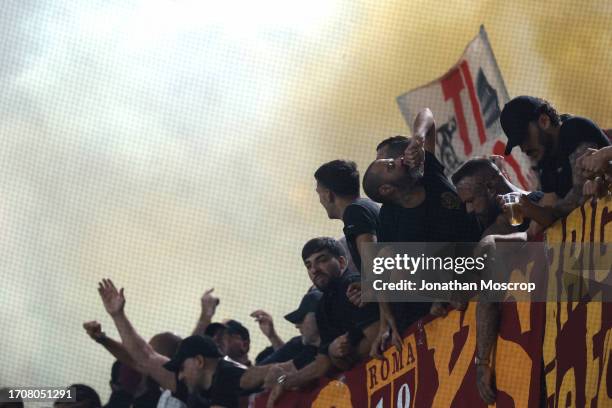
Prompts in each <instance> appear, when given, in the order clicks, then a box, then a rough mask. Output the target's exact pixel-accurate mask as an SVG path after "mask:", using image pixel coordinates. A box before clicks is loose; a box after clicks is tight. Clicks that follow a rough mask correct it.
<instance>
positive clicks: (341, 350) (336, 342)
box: [270, 237, 378, 400]
mask: <svg viewBox="0 0 612 408" xmlns="http://www.w3.org/2000/svg"><path fill="white" fill-rule="evenodd" d="M302 259H303V260H304V265H305V266H306V269H307V270H308V276H309V277H310V280H311V281H312V283H313V284H314V285H315V286H316V287H317V289H319V290H320V291H321V292H323V295H322V296H321V299H320V301H319V304H318V306H317V310H316V312H315V316H316V321H317V327H318V328H319V333H320V336H321V345H320V347H319V351H318V354H317V356H316V358H315V361H314V362H312V363H310V364H309V365H307V366H305V367H304V368H302V369H301V370H298V371H297V372H295V373H289V374H285V375H282V376H280V377H279V378H278V380H277V385H276V386H275V388H274V389H273V390H272V394H271V396H270V398H271V399H272V400H274V399H275V398H277V397H278V395H279V394H280V393H281V392H282V391H283V390H284V389H291V388H296V387H298V388H299V387H302V386H304V385H306V384H308V383H309V382H311V381H313V380H316V379H318V378H321V377H323V376H324V375H325V374H326V373H327V372H328V371H329V369H330V368H332V366H336V367H337V368H339V369H340V370H346V369H349V368H350V367H351V366H352V365H353V364H355V363H357V362H358V361H359V360H361V359H363V358H365V357H366V356H367V355H368V352H369V350H370V345H371V343H372V341H373V339H374V338H375V337H376V333H377V332H378V308H377V306H376V304H374V303H369V304H366V305H365V306H363V307H357V306H355V305H353V304H352V303H351V302H350V300H349V299H348V297H347V294H346V292H347V288H348V286H349V285H350V284H351V283H354V282H357V281H359V280H360V276H359V275H358V274H357V273H354V272H350V271H349V270H348V269H347V262H346V257H345V255H344V250H343V249H342V247H341V246H340V245H339V243H338V241H336V240H335V239H333V238H328V237H322V238H314V239H311V240H310V241H308V242H307V243H306V244H305V245H304V248H303V249H302Z"/></svg>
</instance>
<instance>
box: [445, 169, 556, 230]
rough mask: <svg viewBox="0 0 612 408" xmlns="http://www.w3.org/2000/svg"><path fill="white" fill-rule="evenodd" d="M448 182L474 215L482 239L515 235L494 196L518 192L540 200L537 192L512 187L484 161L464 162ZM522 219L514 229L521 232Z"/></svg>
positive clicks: (500, 173)
mask: <svg viewBox="0 0 612 408" xmlns="http://www.w3.org/2000/svg"><path fill="white" fill-rule="evenodd" d="M451 180H452V182H453V184H454V185H455V187H456V189H457V194H458V195H459V198H460V199H461V201H462V202H463V204H464V205H465V208H466V211H467V212H468V214H474V216H475V217H476V219H477V220H478V223H479V225H480V228H481V230H484V232H483V234H482V236H483V237H484V236H487V235H492V234H508V233H511V232H516V231H517V228H516V227H512V226H511V225H510V222H509V221H508V217H506V216H505V215H504V214H503V212H502V209H501V208H500V206H499V201H498V196H500V195H504V194H508V193H520V194H523V195H526V196H527V198H528V199H529V200H530V201H532V202H534V203H537V202H538V201H540V199H541V198H542V197H543V195H544V193H542V192H541V191H534V192H527V191H524V190H522V189H520V188H519V187H517V186H515V185H514V184H512V183H511V182H510V180H508V179H507V178H506V176H505V175H504V174H503V173H502V172H501V170H500V169H499V167H497V165H495V163H494V162H493V161H492V160H491V159H488V158H478V159H471V160H468V161H466V162H465V163H463V164H462V165H461V167H459V169H458V170H457V171H456V172H455V173H454V174H453V175H452V177H451ZM529 221H530V220H529V219H525V221H524V222H523V224H521V226H519V227H518V230H519V231H525V230H526V229H527V227H528V226H529Z"/></svg>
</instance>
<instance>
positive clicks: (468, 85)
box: [397, 26, 538, 191]
mask: <svg viewBox="0 0 612 408" xmlns="http://www.w3.org/2000/svg"><path fill="white" fill-rule="evenodd" d="M509 100H510V97H509V96H508V91H507V90H506V86H505V85H504V79H503V78H502V75H501V72H500V70H499V67H498V66H497V62H496V61H495V56H494V55H493V50H492V49H491V44H490V43H489V39H488V38H487V33H486V32H485V29H484V26H481V27H480V32H479V33H478V35H477V36H476V38H474V39H473V40H472V41H471V42H470V43H469V44H468V46H467V47H466V49H465V52H464V53H463V55H462V56H461V58H460V59H459V62H457V63H456V64H455V65H454V66H453V67H452V68H451V69H450V70H449V71H448V72H447V73H446V74H445V75H444V76H442V77H441V78H438V79H436V80H435V81H433V82H431V83H429V84H427V85H424V86H421V87H419V88H416V89H413V90H412V91H409V92H407V93H405V94H403V95H401V96H399V97H398V98H397V103H398V104H399V107H400V110H401V111H402V115H403V116H404V119H405V120H406V122H407V123H408V126H410V127H412V124H413V121H414V118H415V117H416V115H417V113H418V112H419V111H420V110H421V109H423V108H426V107H428V108H430V109H431V111H432V112H433V114H434V118H435V120H436V125H437V134H436V155H437V156H438V158H439V159H440V161H441V162H442V164H444V166H445V167H446V172H447V173H446V174H447V175H450V174H452V173H453V172H454V171H455V170H456V169H457V168H458V167H459V166H460V165H461V163H463V162H464V161H466V160H467V159H469V158H473V157H478V156H490V155H500V156H503V155H504V148H505V146H506V137H505V136H504V134H503V130H502V128H501V125H500V124H499V115H500V113H501V109H502V108H503V106H504V105H505V104H506V102H508V101H509ZM516 150H517V149H515V151H514V152H513V155H512V156H507V157H506V160H505V165H504V170H505V172H506V174H507V175H508V177H509V178H510V181H511V182H512V183H514V184H515V185H517V186H519V187H521V188H524V189H525V190H530V191H531V190H533V189H534V188H535V187H536V186H537V185H538V182H537V177H536V175H535V173H534V172H533V170H531V164H530V162H529V160H528V158H527V157H526V156H525V155H524V154H522V153H521V152H518V151H516Z"/></svg>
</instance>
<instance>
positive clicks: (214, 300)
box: [200, 288, 220, 318]
mask: <svg viewBox="0 0 612 408" xmlns="http://www.w3.org/2000/svg"><path fill="white" fill-rule="evenodd" d="M214 290H215V288H210V289H208V290H207V291H206V292H204V294H203V295H202V298H201V299H200V304H201V306H202V314H204V315H206V316H207V317H209V318H212V317H213V316H214V314H215V311H216V310H217V306H218V305H219V302H220V301H219V298H218V297H215V296H213V294H212V293H213V291H214Z"/></svg>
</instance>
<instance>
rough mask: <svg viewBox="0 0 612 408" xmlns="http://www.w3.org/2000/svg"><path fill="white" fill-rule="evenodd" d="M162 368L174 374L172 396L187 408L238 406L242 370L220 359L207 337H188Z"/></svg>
mask: <svg viewBox="0 0 612 408" xmlns="http://www.w3.org/2000/svg"><path fill="white" fill-rule="evenodd" d="M164 368H165V369H166V370H168V371H171V372H173V373H176V375H177V390H176V392H175V393H174V395H175V397H176V398H178V399H180V400H181V401H183V402H185V403H186V404H187V406H188V407H189V408H192V407H198V408H199V407H212V406H222V407H225V408H234V407H236V408H237V407H238V402H239V397H240V394H241V392H242V390H241V388H240V378H241V377H242V375H243V373H244V371H245V370H244V368H241V367H239V366H238V365H237V364H236V363H233V362H230V361H227V360H224V359H223V355H222V354H221V353H220V352H219V350H218V349H217V346H216V345H215V343H214V341H213V340H212V339H211V338H210V337H207V336H198V335H196V336H190V337H187V338H186V339H184V340H183V341H182V342H181V344H180V345H179V349H178V351H177V353H176V354H175V355H174V357H172V359H171V360H170V361H168V362H167V363H165V364H164Z"/></svg>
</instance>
